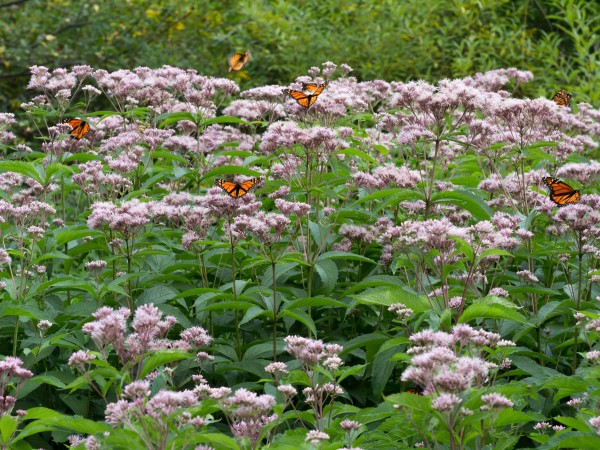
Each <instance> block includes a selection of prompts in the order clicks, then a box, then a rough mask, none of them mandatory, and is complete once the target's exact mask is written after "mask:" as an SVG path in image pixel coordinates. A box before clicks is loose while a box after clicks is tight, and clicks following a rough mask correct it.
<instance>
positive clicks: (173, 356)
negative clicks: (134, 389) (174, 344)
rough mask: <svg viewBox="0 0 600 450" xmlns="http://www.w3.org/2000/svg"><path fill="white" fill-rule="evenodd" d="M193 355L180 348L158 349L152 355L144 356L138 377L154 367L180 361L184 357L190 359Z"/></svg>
mask: <svg viewBox="0 0 600 450" xmlns="http://www.w3.org/2000/svg"><path fill="white" fill-rule="evenodd" d="M193 357H194V355H192V354H191V353H187V352H184V351H181V350H160V351H157V352H155V353H154V354H153V355H152V356H149V357H148V358H146V359H145V360H144V362H143V366H142V371H141V374H140V377H142V378H143V377H145V376H146V375H148V374H149V373H150V372H152V371H153V370H154V369H156V368H157V367H160V366H164V365H165V364H168V363H170V362H173V361H182V360H184V359H192V358H193Z"/></svg>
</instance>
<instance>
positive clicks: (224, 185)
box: [215, 180, 238, 197]
mask: <svg viewBox="0 0 600 450" xmlns="http://www.w3.org/2000/svg"><path fill="white" fill-rule="evenodd" d="M215 184H216V185H217V186H219V187H220V188H221V189H223V190H224V191H225V192H227V194H229V195H230V196H231V197H237V196H238V195H237V192H238V184H237V183H233V182H231V181H226V180H215Z"/></svg>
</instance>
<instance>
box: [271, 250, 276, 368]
mask: <svg viewBox="0 0 600 450" xmlns="http://www.w3.org/2000/svg"><path fill="white" fill-rule="evenodd" d="M271 270H272V272H273V362H275V361H277V277H276V275H275V261H271Z"/></svg>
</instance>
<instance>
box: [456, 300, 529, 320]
mask: <svg viewBox="0 0 600 450" xmlns="http://www.w3.org/2000/svg"><path fill="white" fill-rule="evenodd" d="M483 318H486V319H506V320H512V321H515V322H520V323H527V318H526V317H525V316H523V315H522V314H521V313H519V312H517V311H514V310H512V309H508V308H506V307H504V306H500V305H482V304H474V305H471V306H469V307H467V308H466V309H465V310H464V311H463V313H462V314H461V316H460V318H459V320H458V321H459V323H466V322H469V321H471V320H475V319H483Z"/></svg>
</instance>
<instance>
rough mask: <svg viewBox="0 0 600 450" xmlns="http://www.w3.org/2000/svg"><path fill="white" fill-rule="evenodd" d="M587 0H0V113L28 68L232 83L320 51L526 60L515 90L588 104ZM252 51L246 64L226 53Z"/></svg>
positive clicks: (384, 64) (402, 66)
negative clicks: (560, 94)
mask: <svg viewBox="0 0 600 450" xmlns="http://www.w3.org/2000/svg"><path fill="white" fill-rule="evenodd" d="M599 8H600V5H599V3H598V1H596V0H588V1H586V0H579V1H576V0H445V1H444V0H403V1H402V0H400V1H391V0H380V1H361V0H345V1H344V0H341V1H340V0H275V1H267V0H243V1H231V0H217V1H212V0H205V1H193V0H105V1H100V0H97V1H93V0H85V1H81V0H77V1H75V0H0V111H11V112H15V111H18V108H19V105H20V103H21V102H22V101H24V100H26V99H28V97H30V96H31V94H28V93H27V92H26V91H25V86H26V84H27V81H28V78H29V70H28V67H29V66H32V65H44V66H47V67H50V68H55V67H70V66H72V65H77V64H89V65H90V66H92V67H94V68H104V69H107V70H115V69H119V68H126V69H133V68H134V67H137V66H149V67H159V66H161V65H163V64H169V65H174V66H179V67H191V68H194V69H196V70H198V72H199V73H201V74H205V75H214V76H224V77H227V76H230V77H232V78H233V79H234V80H235V81H236V82H238V83H239V84H240V85H241V87H242V88H248V87H252V86H259V85H263V84H273V83H280V84H288V83H289V82H290V81H292V80H293V79H294V78H295V77H296V76H298V75H302V74H306V71H307V69H308V68H310V67H311V66H320V65H321V63H323V62H324V61H328V60H329V61H333V62H335V63H337V64H340V63H344V62H345V63H347V64H349V65H350V66H352V67H353V68H354V72H353V73H352V75H354V76H356V77H357V78H358V79H359V80H370V79H385V80H387V81H392V80H397V81H407V80H412V79H425V80H428V81H431V82H435V81H437V80H438V79H440V78H454V77H463V76H466V75H473V74H474V73H476V72H482V71H485V70H489V69H496V68H502V67H512V66H514V67H517V68H519V69H529V70H531V71H532V72H533V73H534V75H535V79H534V81H533V82H532V83H529V84H528V85H527V86H524V87H522V90H521V91H520V92H518V93H517V94H518V95H526V96H530V97H537V96H541V95H543V96H546V97H550V96H552V94H553V93H554V92H555V91H556V90H558V89H559V88H561V87H564V88H565V89H567V90H569V91H571V92H574V93H576V98H575V99H576V100H577V101H587V102H591V103H597V102H598V100H599V97H600V94H599V93H598V90H597V88H596V86H597V85H598V81H600V71H599V69H598V65H599V59H598V50H600V49H599V46H600V41H599V34H600V33H599V31H600V17H599V16H600V15H599V14H598V10H599ZM246 49H250V52H251V54H252V57H253V60H252V61H251V63H250V64H249V65H248V66H247V68H246V70H243V71H241V72H239V73H233V74H228V73H227V64H226V56H227V55H228V54H230V53H232V52H234V51H244V50H246Z"/></svg>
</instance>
